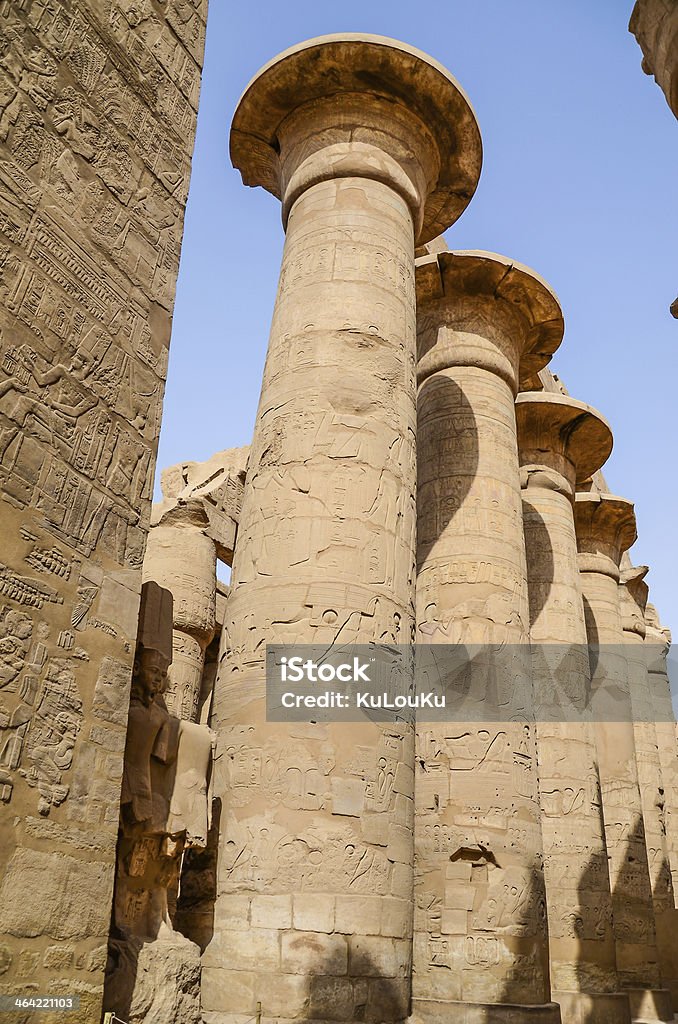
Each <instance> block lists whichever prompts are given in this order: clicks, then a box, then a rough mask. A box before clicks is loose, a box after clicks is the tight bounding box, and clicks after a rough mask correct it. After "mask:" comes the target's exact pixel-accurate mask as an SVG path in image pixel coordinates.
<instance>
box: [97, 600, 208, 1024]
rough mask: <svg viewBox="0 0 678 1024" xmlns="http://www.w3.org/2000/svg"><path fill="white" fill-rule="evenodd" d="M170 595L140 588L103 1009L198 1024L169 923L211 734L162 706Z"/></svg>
mask: <svg viewBox="0 0 678 1024" xmlns="http://www.w3.org/2000/svg"><path fill="white" fill-rule="evenodd" d="M172 624H173V617H172V595H171V593H170V592H169V591H168V590H164V589H163V588H162V587H159V586H158V584H157V583H153V582H150V583H145V584H144V586H143V590H142V599H141V611H140V615H139V632H138V636H137V647H136V652H135V658H134V667H133V676H132V689H131V697H130V706H129V716H128V725H127V741H126V746H125V758H124V769H123V780H122V795H121V808H120V825H119V831H118V849H117V863H116V880H115V895H114V901H113V921H112V927H111V937H110V941H109V963H108V968H107V977H106V989H105V995H104V1006H105V1008H106V1009H113V1010H114V1011H115V1012H116V1014H119V1015H120V1016H121V1017H122V1018H123V1019H124V1020H126V1021H129V1022H130V1024H132V1022H136V1021H141V1020H143V1021H145V1022H146V1024H151V1022H155V1021H157V1022H158V1024H159V1022H160V1021H162V1022H163V1024H164V1022H167V1021H177V1022H181V1024H199V1021H200V1013H199V984H200V950H199V948H198V946H197V945H196V944H195V943H193V942H191V941H190V940H189V939H187V938H186V937H185V936H184V935H182V934H181V932H179V931H177V930H176V929H175V927H174V924H173V911H174V907H175V904H176V898H177V893H178V889H179V879H180V875H181V865H182V859H183V855H184V852H185V851H186V850H188V849H191V848H196V847H197V848H204V847H205V846H206V844H207V833H208V829H209V824H210V821H209V818H210V806H211V794H210V786H209V782H210V776H211V765H212V746H213V733H212V731H211V730H210V729H209V728H208V727H207V726H204V725H197V724H195V723H193V722H188V721H182V720H180V719H178V718H175V717H173V716H172V715H171V714H170V713H169V711H168V710H167V707H166V704H165V699H164V694H165V692H166V689H167V670H168V668H169V666H170V663H171V661H172Z"/></svg>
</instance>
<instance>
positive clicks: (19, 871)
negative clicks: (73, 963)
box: [0, 847, 113, 966]
mask: <svg viewBox="0 0 678 1024" xmlns="http://www.w3.org/2000/svg"><path fill="white" fill-rule="evenodd" d="M112 874H113V870H112V865H111V864H104V863H101V862H98V863H97V862H96V861H94V862H89V861H87V860H80V859H76V858H75V857H71V856H70V855H66V854H64V853H58V852H54V853H47V852H43V851H41V850H32V849H30V848H27V847H24V848H21V847H20V848H19V849H17V850H15V851H14V854H13V855H12V858H11V860H10V862H9V864H8V866H7V870H6V872H5V874H4V876H3V880H2V888H0V928H2V930H3V932H7V933H8V934H9V935H12V936H15V937H17V938H21V939H27V938H34V937H37V936H41V935H49V936H50V937H51V938H53V939H91V938H97V937H98V938H99V939H102V938H104V937H105V936H106V935H107V934H108V926H109V923H110V907H109V906H108V904H107V902H106V901H104V900H93V899H92V894H93V893H99V892H109V891H110V887H111V884H112ZM8 948H10V949H11V946H9V944H8ZM22 949H26V945H25V943H24V944H23V945H22ZM45 966H49V965H45ZM64 966H66V965H64Z"/></svg>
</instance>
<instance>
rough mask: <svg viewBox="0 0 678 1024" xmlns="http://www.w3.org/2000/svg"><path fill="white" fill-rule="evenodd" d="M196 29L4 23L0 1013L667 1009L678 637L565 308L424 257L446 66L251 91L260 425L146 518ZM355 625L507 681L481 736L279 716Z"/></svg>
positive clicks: (197, 9) (441, 142)
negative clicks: (310, 662)
mask: <svg viewBox="0 0 678 1024" xmlns="http://www.w3.org/2000/svg"><path fill="white" fill-rule="evenodd" d="M662 3H663V6H664V8H666V10H664V11H661V12H659V13H657V12H656V11H655V12H654V13H653V12H651V11H650V10H649V9H650V8H651V7H652V4H651V3H647V4H644V3H643V0H640V2H639V3H638V4H637V5H636V11H635V12H634V17H633V21H632V28H633V30H634V31H636V32H637V34H638V35H639V38H640V39H641V43H642V45H643V49H644V51H645V53H646V58H645V60H646V65H645V66H646V68H647V69H649V68H650V67H651V68H652V69H653V70H654V73H655V75H656V76H657V79H658V81H660V83H661V84H662V87H663V88H664V91H665V92H666V95H667V98H668V99H669V103H674V101H675V98H676V89H675V83H676V81H677V80H678V79H676V66H677V64H678V57H675V47H674V46H673V42H672V43H671V46H669V45H668V44H667V43H666V42H665V40H666V39H669V37H670V38H671V40H673V41H674V42H675V40H674V37H673V36H672V35H671V31H672V30H671V31H670V30H669V23H671V25H673V26H674V27H675V24H676V22H675V19H673V21H672V20H671V19H672V14H671V13H670V8H671V4H670V3H668V2H667V0H661V2H660V0H658V2H657V3H655V5H654V6H655V7H661V6H662ZM660 15H661V16H660ZM206 16H207V0H158V2H150V0H149V2H139V3H137V2H134V3H132V2H129V0H127V2H124V3H123V2H119V0H101V2H98V0H97V2H94V0H88V2H82V3H78V4H73V5H64V4H62V3H60V2H53V0H12V2H9V0H4V2H3V0H0V23H1V26H2V34H1V36H0V75H1V78H0V81H1V83H2V85H1V88H0V300H1V301H0V362H1V364H2V368H3V371H4V372H3V374H2V377H1V378H0V492H1V497H2V499H3V501H2V516H3V518H2V525H3V529H2V533H1V535H0V546H1V551H0V797H1V798H2V808H1V809H0V823H1V832H0V834H1V835H2V845H1V847H0V1000H2V999H5V1000H8V999H14V998H16V997H20V998H22V999H24V1000H25V1001H26V1003H25V1005H23V1006H21V1005H18V1004H17V1005H15V1006H13V1008H12V1016H11V1020H12V1021H17V1022H19V1024H24V1022H28V1021H33V1020H40V1021H43V1022H46V1024H50V1022H52V1021H55V1022H56V1021H57V1020H59V1021H61V1020H63V1019H66V1020H68V1021H72V1022H73V1024H92V1022H96V1024H98V1022H99V1021H100V1020H101V1018H102V1014H104V1013H108V1014H109V1015H110V1014H113V1015H114V1016H115V1018H116V1019H118V1020H121V1021H123V1022H129V1024H142V1022H145V1024H250V1022H255V1021H256V1024H293V1022H295V1021H296V1022H302V1021H306V1022H308V1024H329V1022H344V1024H357V1022H364V1024H405V1022H409V1024H523V1022H528V1021H530V1022H535V1024H537V1022H538V1024H632V1022H634V1024H636V1022H637V1024H641V1022H646V1021H656V1022H665V1024H668V1022H670V1021H673V1020H674V1018H675V1019H678V902H677V895H676V893H677V889H676V887H677V886H678V760H677V758H676V722H675V717H674V713H673V709H672V705H671V694H670V688H669V679H668V674H667V668H666V659H667V654H668V651H669V647H670V642H671V634H670V632H669V630H668V629H667V628H666V627H665V626H664V625H663V624H662V621H661V617H660V614H659V613H658V612H657V610H656V609H655V608H654V606H653V605H652V604H651V603H650V601H649V598H650V592H649V588H648V584H647V583H646V582H645V576H646V574H647V567H645V566H637V565H634V564H633V561H632V558H631V556H630V554H629V550H630V549H631V547H632V545H633V543H634V541H635V539H636V523H635V514H634V506H633V499H634V498H635V497H636V496H634V495H629V496H626V495H624V496H618V495H613V494H610V493H609V491H608V487H607V484H606V482H605V478H604V476H603V475H602V470H603V469H604V466H605V463H606V460H607V459H608V457H609V455H610V452H611V450H612V436H613V426H611V425H610V424H608V422H607V421H606V419H605V418H604V416H603V415H602V414H601V413H600V412H598V411H597V410H596V409H595V408H593V407H592V405H590V404H588V403H589V400H591V401H593V402H595V397H596V396H595V394H592V395H577V396H575V397H573V396H570V395H569V394H568V392H567V390H566V388H565V387H564V385H563V383H562V382H561V381H560V380H559V378H558V377H557V376H555V375H554V374H553V373H552V372H551V371H550V370H549V369H548V368H547V367H548V364H549V363H550V361H551V359H552V357H553V355H554V353H556V351H557V349H558V347H559V345H560V344H561V342H562V340H563V334H564V313H563V310H562V309H561V306H560V303H559V301H558V298H557V297H556V295H555V294H554V292H553V290H552V288H551V287H550V285H549V284H548V283H547V282H546V281H544V280H543V279H542V278H541V277H540V276H539V275H538V274H537V273H535V271H533V270H531V269H530V268H528V267H526V266H523V265H522V264H521V263H519V262H516V261H515V260H513V259H512V258H511V256H504V255H499V254H497V253H493V252H484V251H450V250H449V249H448V246H447V243H446V242H445V240H444V239H443V238H442V234H443V232H445V231H446V230H447V229H448V228H450V227H451V226H452V225H453V224H454V223H455V222H456V220H457V219H458V218H459V217H461V216H462V215H463V213H464V210H465V209H466V207H467V206H468V204H469V203H470V202H471V201H472V200H473V195H474V191H475V188H476V185H477V182H478V178H479V175H480V169H481V162H482V143H481V134H480V129H479V126H478V124H477V121H476V117H475V114H474V112H473V108H472V106H471V103H470V101H469V99H468V98H467V97H466V95H465V93H464V91H463V89H462V88H461V86H460V85H459V83H457V82H456V81H455V79H454V78H453V77H452V75H451V74H450V73H449V72H448V71H447V70H446V69H445V68H444V67H442V66H441V65H440V64H438V63H437V62H436V61H435V60H433V59H432V58H431V57H428V56H427V55H426V54H423V53H421V52H420V51H418V50H416V49H414V48H412V47H410V46H408V45H406V44H404V43H400V42H397V41H395V40H391V39H386V38H382V37H379V36H368V35H338V36H326V37H320V38H318V39H313V40H310V41H308V42H306V43H302V44H300V45H298V46H295V47H293V48H292V49H290V50H287V51H286V52H285V53H283V54H280V55H279V56H278V57H276V58H274V59H273V60H271V61H270V62H269V63H268V64H267V65H266V66H265V67H264V68H263V69H262V70H261V71H259V73H258V74H257V75H256V76H255V77H254V79H253V80H252V81H251V82H250V84H249V85H248V86H247V88H246V89H245V92H244V93H243V96H242V98H241V100H240V102H239V104H238V107H237V109H236V111H235V114H234V117H233V123H232V128H231V137H230V144H231V158H232V161H233V164H234V166H235V167H236V168H237V169H238V170H239V171H240V173H241V175H242V178H243V182H244V183H245V184H246V185H250V186H259V187H262V188H264V189H266V190H268V191H269V192H271V193H272V194H273V195H274V196H276V197H277V198H278V199H279V200H280V203H281V207H282V217H283V224H284V227H285V233H286V238H285V247H284V252H283V256H282V265H281V268H280V279H279V285H278V293H277V298H276V303H275V309H274V311H273V320H272V326H271V334H270V341H269V348H268V355H267V360H266V366H265V369H264V374H263V383H262V390H261V398H260V404H259V409H258V412H257V418H256V425H255V430H254V434H253V437H252V442H251V445H250V446H249V447H247V448H240V449H230V450H228V449H223V450H219V451H216V453H215V455H214V456H213V457H212V458H210V459H209V460H206V461H204V462H191V461H187V462H184V463H181V464H179V465H176V466H172V467H170V468H168V469H165V470H164V471H163V473H162V476H161V484H162V500H161V501H160V502H157V503H156V504H154V505H153V506H152V505H151V497H152V483H153V478H154V473H155V461H156V451H157V441H158V433H159V425H160V415H161V405H162V397H163V387H164V377H165V371H166V367H167V351H168V345H169V335H170V324H171V314H172V308H173V302H174V291H175V285H176V277H177V271H178V259H179V250H180V243H181V234H182V227H183V216H184V209H185V203H186V197H187V191H188V183H189V175H190V161H191V155H192V146H193V140H194V135H195V125H196V114H197V105H198V95H199V87H200V73H201V62H202V54H203V47H204V33H205V22H206ZM648 26H650V27H648ZM653 46H655V49H658V51H661V54H662V58H661V59H662V61H663V63H661V65H660V64H659V63H652V64H651V63H650V61H651V60H655V58H650V57H649V56H648V54H649V53H650V52H654V51H653V50H652V48H653ZM672 47H673V48H672ZM667 54H673V55H674V58H672V59H671V60H670V59H669V57H668V56H667ZM675 109H676V107H675V105H674V110H675ZM216 441H217V443H215V449H216V448H217V447H218V445H219V443H222V442H224V441H225V442H226V443H227V441H228V439H223V438H219V439H216ZM219 562H222V563H225V564H227V565H229V566H231V567H232V573H231V580H230V584H229V585H228V586H226V585H224V584H223V583H221V582H220V581H219V580H218V579H217V565H218V563H219ZM339 642H340V643H341V645H342V646H343V647H346V646H347V645H348V647H351V646H352V645H366V646H368V647H370V646H371V647H373V648H375V649H377V648H380V649H387V650H389V651H391V652H394V651H399V650H406V651H414V652H415V653H416V651H417V650H419V649H421V650H424V649H425V650H426V651H429V652H430V657H431V658H432V659H433V660H434V661H435V660H436V659H441V658H442V659H444V658H445V657H446V652H447V651H449V650H460V649H464V650H472V651H476V650H480V651H481V652H492V653H493V655H495V654H497V653H499V654H500V655H501V657H502V658H503V659H504V660H503V661H502V662H501V665H502V666H503V668H502V672H501V673H499V674H496V673H495V675H492V674H491V673H492V667H491V665H490V663H489V662H488V661H486V660H485V658H484V654H482V655H479V656H478V658H477V660H476V662H475V664H471V668H472V669H473V672H472V673H471V675H470V676H469V678H470V679H471V682H470V685H469V692H468V701H467V704H466V707H467V708H469V707H470V711H468V713H467V716H466V717H465V718H463V719H462V718H454V717H448V718H446V719H444V720H443V719H438V720H429V719H428V718H424V717H417V716H416V715H415V716H411V717H407V716H406V715H401V716H396V717H395V718H394V719H393V720H382V719H380V718H379V717H378V716H370V715H364V716H363V717H362V719H360V720H355V721H345V720H340V719H332V718H331V717H330V718H328V719H321V718H319V717H318V716H315V717H314V716H309V717H308V718H307V719H306V720H303V721H301V720H295V721H292V719H290V720H289V721H281V720H277V719H275V718H272V717H271V716H270V715H268V714H267V699H266V694H267V690H266V679H267V646H268V647H270V646H271V645H278V646H279V647H284V646H286V645H287V646H289V647H290V648H291V647H293V646H294V645H299V644H302V645H321V646H324V647H326V648H327V649H332V648H333V647H335V646H336V645H337V644H338V643H339ZM474 657H475V656H474ZM474 657H471V658H470V662H471V663H473V662H474ZM413 663H416V658H415V659H414V662H413ZM492 664H494V662H493V663H492ZM488 666H489V667H488ZM413 671H414V669H413ZM547 673H548V674H547ZM480 675H482V677H483V679H484V680H485V681H487V680H488V679H490V678H491V679H492V681H493V686H494V690H493V694H494V699H495V700H496V708H497V710H496V714H495V715H494V718H492V717H490V718H489V719H488V718H487V717H485V718H483V717H482V711H483V707H482V705H483V704H484V702H485V698H484V697H483V698H481V699H480V700H477V691H476V690H474V686H475V682H474V680H475V679H476V677H479V676H480ZM542 678H543V679H544V680H547V682H546V683H544V685H542V683H541V681H542ZM553 680H556V681H557V684H558V685H557V687H556V688H555V689H554V688H553V687H552V683H553ZM556 691H557V692H556ZM487 692H488V694H489V690H488V691H487ZM535 695H540V696H541V697H543V698H544V701H545V705H546V704H548V703H549V702H550V704H554V705H555V704H557V707H556V709H555V711H554V710H553V708H550V710H549V713H548V714H547V713H546V710H545V709H543V711H540V710H538V709H535ZM547 698H548V699H547ZM474 700H476V701H477V703H476V704H475V705H474V704H473V701H474ZM488 700H489V698H488ZM610 709H612V710H610ZM485 710H486V708H485ZM46 995H49V996H53V997H62V998H66V997H76V999H77V1000H78V1006H77V1007H76V1008H74V1009H73V1010H72V1011H71V1012H69V1013H68V1015H64V1013H63V1012H62V1010H59V1009H58V1007H57V1008H54V1009H53V1010H52V1011H49V1012H44V1011H41V1012H38V1011H37V1009H36V1008H35V1007H34V1006H31V1005H30V1001H31V999H35V997H38V996H46ZM0 1009H2V1010H5V1009H7V1005H5V1004H4V1003H3V1004H2V1006H0ZM8 1019H9V1018H8ZM111 1019H112V1018H111V1017H110V1016H109V1017H108V1020H109V1021H110V1020H111Z"/></svg>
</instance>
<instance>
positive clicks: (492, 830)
mask: <svg viewBox="0 0 678 1024" xmlns="http://www.w3.org/2000/svg"><path fill="white" fill-rule="evenodd" d="M416 278H417V301H418V308H417V330H418V356H419V358H418V374H417V376H418V411H417V421H418V436H417V464H418V498H417V502H418V546H417V563H418V565H417V634H416V639H417V642H418V643H419V644H454V643H467V644H477V645H486V649H489V646H490V645H492V646H503V645H506V644H510V645H515V647H514V648H512V649H513V650H515V652H516V659H515V663H514V664H513V665H512V675H513V676H514V685H513V686H512V687H507V689H506V692H504V693H502V694H500V695H499V700H500V702H501V703H503V705H504V706H503V709H502V710H503V711H504V712H505V717H504V718H503V720H502V721H501V722H483V721H482V715H480V714H479V715H478V718H479V721H477V722H474V721H472V720H470V721H459V722H450V721H448V722H445V723H444V724H431V725H428V724H424V723H422V724H421V725H419V726H418V729H417V776H416V788H415V799H416V806H415V822H416V827H415V864H416V874H415V903H416V916H415V936H414V964H413V1013H414V1018H413V1019H414V1020H415V1021H416V1022H418V1024H419V1022H421V1024H438V1022H441V1024H442V1022H445V1024H447V1022H463V1024H476V1022H478V1024H480V1022H484V1021H487V1020H491V1021H497V1022H499V1021H509V1020H515V1019H516V1014H518V1013H523V1014H525V1013H528V1014H529V1019H530V1020H535V1021H544V1022H556V1021H558V1020H559V1019H560V1013H559V1010H558V1007H557V1006H556V1005H555V1004H553V1003H551V1002H550V996H549V981H548V941H547V935H546V926H545V915H544V879H543V848H542V835H541V827H540V813H539V804H538V794H537V771H536V750H535V744H534V730H533V728H531V727H530V726H529V725H528V724H526V722H527V718H528V713H529V706H530V691H531V681H530V675H529V663H528V662H527V661H526V660H525V658H521V654H524V653H525V652H526V650H527V647H526V646H525V641H526V640H527V638H528V631H529V607H528V592H527V567H526V559H525V542H524V536H523V528H522V516H521V494H520V470H519V464H518V448H517V441H516V419H515V409H514V399H515V396H516V393H517V391H518V387H519V378H520V374H521V371H522V372H523V373H525V374H529V375H531V374H532V373H534V372H536V370H537V369H539V368H540V367H541V366H544V365H545V364H546V362H547V361H548V359H549V357H550V354H551V353H552V352H553V351H554V350H555V348H556V347H557V346H558V344H559V343H560V340H561V338H562V333H563V320H562V314H561V311H560V307H559V305H558V302H557V299H556V298H555V296H554V295H553V293H552V292H551V290H550V289H549V288H548V286H547V285H546V284H545V283H544V282H543V281H542V280H541V279H540V278H539V277H538V276H537V275H536V274H534V272H533V271H531V270H529V269H528V268H526V267H523V266H521V265H519V264H515V263H512V262H510V261H509V260H507V259H506V258H505V257H502V256H498V255H496V254H493V253H484V252H460V253H452V252H441V253H438V254H435V255H429V256H422V257H420V258H419V259H418V260H417V270H416ZM521 645H522V646H521ZM483 696H484V695H483V694H482V693H480V694H478V699H479V702H480V704H482V702H483ZM480 710H481V708H480V707H479V711H480ZM470 717H471V719H472V717H473V716H472V714H471V716H470ZM518 1007H520V1009H519V1008H518Z"/></svg>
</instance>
